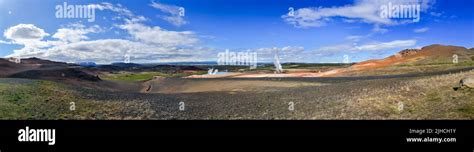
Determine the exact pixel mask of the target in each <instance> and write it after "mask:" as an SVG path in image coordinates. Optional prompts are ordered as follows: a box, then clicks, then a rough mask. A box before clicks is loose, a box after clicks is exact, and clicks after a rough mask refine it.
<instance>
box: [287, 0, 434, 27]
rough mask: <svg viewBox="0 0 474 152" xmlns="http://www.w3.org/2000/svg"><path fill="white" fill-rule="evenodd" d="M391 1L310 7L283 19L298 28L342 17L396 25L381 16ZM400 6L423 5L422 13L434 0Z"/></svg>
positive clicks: (361, 0) (407, 0) (417, 0)
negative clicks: (383, 9) (382, 9)
mask: <svg viewBox="0 0 474 152" xmlns="http://www.w3.org/2000/svg"><path fill="white" fill-rule="evenodd" d="M389 2H391V0H376V1H373V0H356V1H355V3H354V4H353V5H345V6H340V7H328V8H324V7H308V8H300V9H297V10H296V11H295V12H294V13H293V16H291V15H289V14H286V15H283V16H282V18H283V19H284V20H285V21H286V22H287V23H289V24H292V25H294V26H295V27H298V28H308V27H320V26H325V25H326V24H327V22H328V21H330V20H331V19H332V18H336V17H341V18H342V19H343V21H348V20H349V21H350V22H355V21H360V22H365V23H370V24H380V25H395V24H397V23H399V22H397V21H395V20H392V19H389V18H383V17H381V16H380V11H381V10H380V7H381V6H382V5H387V4H388V3H389ZM396 2H397V3H400V4H413V3H417V4H420V5H421V9H422V11H425V10H427V9H428V8H430V7H431V6H432V5H433V3H434V0H398V1H396Z"/></svg>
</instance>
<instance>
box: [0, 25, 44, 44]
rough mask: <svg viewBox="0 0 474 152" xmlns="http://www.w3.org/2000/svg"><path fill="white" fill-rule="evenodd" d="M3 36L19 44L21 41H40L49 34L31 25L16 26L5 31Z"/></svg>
mask: <svg viewBox="0 0 474 152" xmlns="http://www.w3.org/2000/svg"><path fill="white" fill-rule="evenodd" d="M3 35H4V36H5V38H7V39H10V40H13V41H14V42H20V43H21V42H22V41H31V40H41V39H43V37H45V36H48V35H49V34H48V33H46V32H44V30H43V29H40V28H38V27H36V26H34V25H33V24H18V25H15V26H12V27H10V28H8V29H7V30H5V32H4V33H3Z"/></svg>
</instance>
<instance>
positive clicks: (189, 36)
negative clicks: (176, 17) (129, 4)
mask: <svg viewBox="0 0 474 152" xmlns="http://www.w3.org/2000/svg"><path fill="white" fill-rule="evenodd" d="M118 27H119V28H121V29H124V30H127V31H128V33H129V34H130V35H132V37H133V38H134V39H135V40H138V41H142V42H145V43H148V44H155V45H166V46H180V45H192V44H195V43H197V42H198V38H197V37H196V36H195V34H194V33H193V32H191V31H168V30H165V29H162V28H160V27H159V26H154V27H151V26H146V25H144V24H141V23H133V22H127V23H126V24H123V25H119V26H118Z"/></svg>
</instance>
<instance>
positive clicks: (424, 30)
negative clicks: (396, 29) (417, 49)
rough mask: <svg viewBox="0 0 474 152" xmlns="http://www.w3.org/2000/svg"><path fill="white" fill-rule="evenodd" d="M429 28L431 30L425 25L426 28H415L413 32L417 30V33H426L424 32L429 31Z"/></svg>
mask: <svg viewBox="0 0 474 152" xmlns="http://www.w3.org/2000/svg"><path fill="white" fill-rule="evenodd" d="M429 30H430V28H427V27H424V28H419V29H414V30H413V32H415V33H424V32H427V31H429Z"/></svg>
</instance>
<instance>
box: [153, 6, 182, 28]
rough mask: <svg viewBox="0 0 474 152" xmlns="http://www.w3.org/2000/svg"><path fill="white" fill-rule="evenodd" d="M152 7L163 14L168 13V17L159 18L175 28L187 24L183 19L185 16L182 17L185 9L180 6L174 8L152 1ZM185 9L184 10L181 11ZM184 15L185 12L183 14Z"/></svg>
mask: <svg viewBox="0 0 474 152" xmlns="http://www.w3.org/2000/svg"><path fill="white" fill-rule="evenodd" d="M150 6H151V7H153V8H155V9H158V10H160V11H161V12H163V13H166V14H168V15H161V16H159V17H160V18H162V19H163V20H165V21H167V22H169V23H171V24H173V25H175V26H181V25H184V24H186V23H187V22H186V21H185V20H184V19H183V16H182V15H180V12H181V11H184V8H182V7H179V6H174V5H167V4H163V3H158V2H154V1H152V3H151V4H150ZM180 9H183V10H180ZM183 13H184V12H183Z"/></svg>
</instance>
